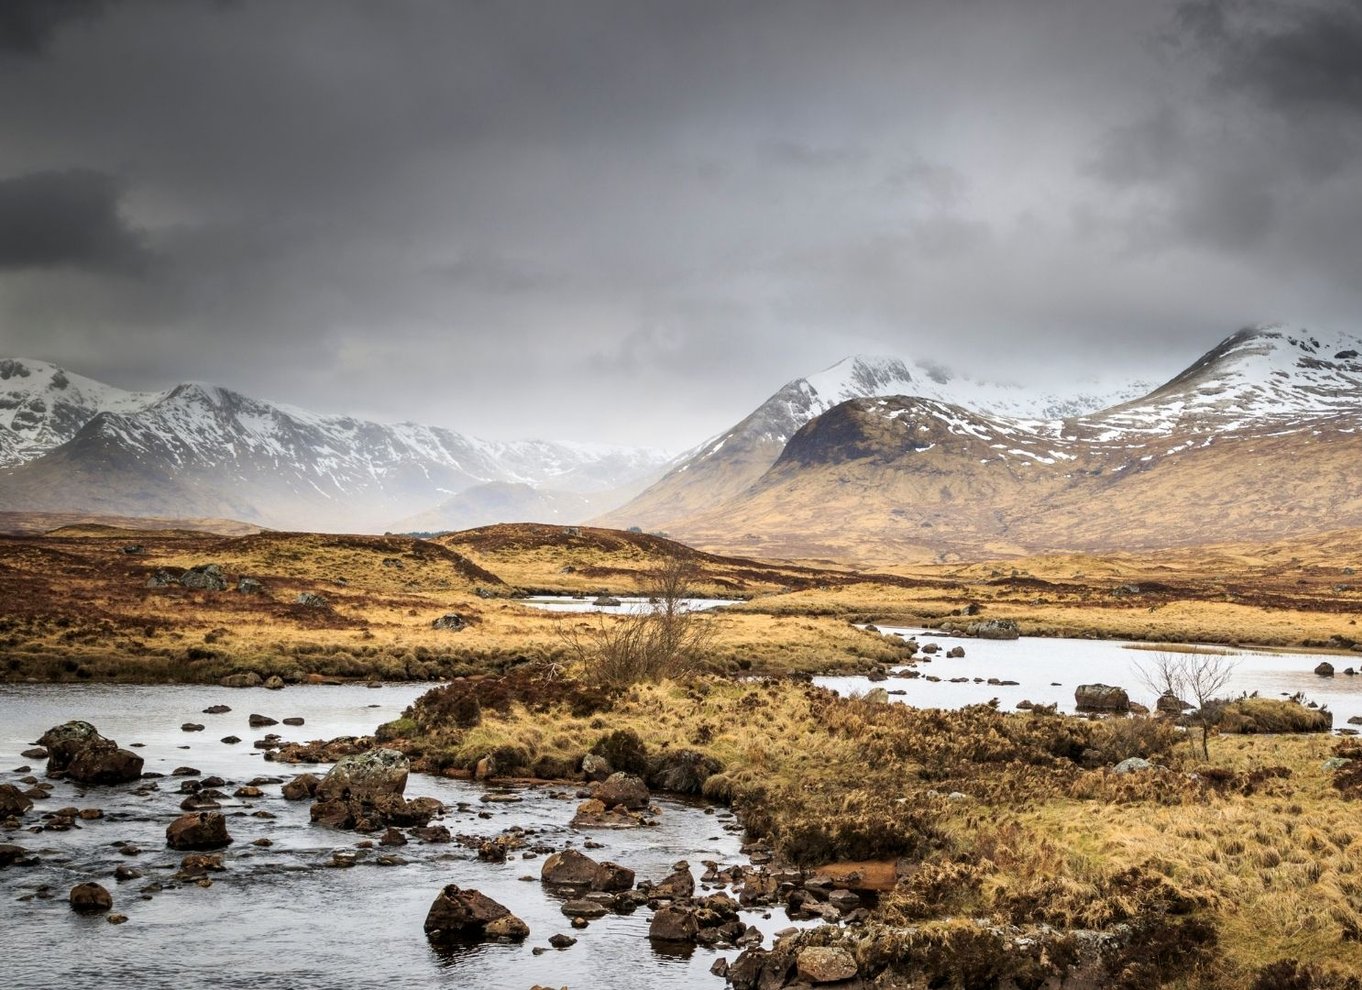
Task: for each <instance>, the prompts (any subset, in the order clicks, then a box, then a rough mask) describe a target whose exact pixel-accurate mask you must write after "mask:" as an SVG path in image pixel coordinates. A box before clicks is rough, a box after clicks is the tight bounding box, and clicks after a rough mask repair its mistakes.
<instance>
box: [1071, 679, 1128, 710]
mask: <svg viewBox="0 0 1362 990" xmlns="http://www.w3.org/2000/svg"><path fill="white" fill-rule="evenodd" d="M1074 706H1075V707H1076V708H1077V709H1078V710H1079V711H1080V712H1128V711H1130V695H1128V694H1126V690H1125V688H1119V687H1113V686H1112V685H1110V684H1080V685H1079V686H1078V688H1077V689H1076V690H1075V691H1074Z"/></svg>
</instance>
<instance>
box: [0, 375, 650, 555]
mask: <svg viewBox="0 0 1362 990" xmlns="http://www.w3.org/2000/svg"><path fill="white" fill-rule="evenodd" d="M0 370H2V371H4V372H6V373H7V374H6V377H5V378H4V379H2V380H0V399H3V400H4V401H0V407H3V408H5V409H6V410H7V412H8V418H7V419H6V420H5V421H4V422H0V439H3V440H4V442H3V444H0V450H3V451H5V452H6V453H7V454H8V463H7V464H6V465H5V466H4V467H3V468H0V493H3V495H2V496H0V497H2V498H3V504H2V505H0V507H3V508H8V509H23V510H30V511H36V510H48V511H91V510H98V511H100V512H104V513H107V514H113V515H154V516H184V515H196V516H214V517H217V516H228V517H232V518H241V519H245V520H248V521H251V522H257V523H260V524H263V525H267V526H271V527H274V528H309V527H316V528H340V529H376V530H382V529H384V528H386V527H387V526H388V524H390V523H391V522H392V521H393V520H395V519H398V518H401V517H404V516H409V515H412V514H414V513H416V512H420V511H423V510H426V509H429V508H430V507H432V506H433V505H435V504H437V503H438V502H439V501H441V500H442V499H446V498H448V497H450V496H451V495H455V494H457V493H458V492H460V491H463V490H464V489H467V488H471V487H474V486H477V485H481V484H486V483H489V482H499V481H505V482H512V483H517V484H527V485H532V486H549V485H551V486H553V488H555V489H561V490H565V491H568V492H572V493H576V494H587V493H592V494H600V495H601V496H602V499H603V500H604V498H605V497H606V493H611V492H614V491H615V490H617V489H624V490H625V491H624V492H623V493H622V494H621V495H620V496H619V498H621V499H622V498H624V497H627V495H628V494H629V493H630V491H629V488H630V486H631V485H634V486H637V485H639V484H641V483H642V482H644V481H646V480H647V479H648V478H649V477H650V476H652V475H653V474H654V472H658V471H660V469H661V467H662V465H663V464H665V463H666V462H667V460H668V455H666V454H665V453H663V452H661V451H654V450H647V449H643V448H627V447H615V446H612V445H608V444H591V443H585V444H584V443H555V442H552V441H541V440H527V441H487V440H480V439H478V438H475V437H468V436H464V435H463V434H459V433H456V432H454V431H453V430H448V429H444V428H441V427H428V426H424V425H421V424H415V423H400V424H395V425H386V424H380V423H375V422H372V421H367V420H362V419H357V418H355V417H350V416H325V415H321V414H317V413H312V412H309V411H307V410H301V409H298V408H296V407H291V406H283V405H277V404H274V403H269V402H265V401H263V400H259V399H255V398H252V397H250V396H247V395H245V394H243V393H240V392H237V391H235V390H233V389H229V388H225V387H223V386H217V385H211V384H206V383H201V382H183V383H180V384H178V385H175V386H173V387H171V388H169V389H166V390H165V391H163V392H159V393H126V392H122V391H121V390H118V389H114V388H112V387H110V386H103V385H101V384H100V383H97V382H93V381H92V380H90V379H84V378H82V377H80V376H74V375H70V374H68V373H66V372H64V371H63V370H62V369H60V368H58V367H57V366H55V365H50V364H47V363H45V362H24V361H20V360H17V359H9V360H8V361H5V362H3V364H0ZM4 381H17V382H19V383H21V384H22V385H23V387H22V388H13V389H11V390H9V391H5V390H4V388H3V383H4ZM73 382H74V383H75V384H74V386H73ZM82 418H83V422H79V423H78V424H77V422H76V421H77V420H80V419H82ZM16 419H17V420H18V422H19V429H16V428H15V426H14V425H13V424H14V422H15V420H16Z"/></svg>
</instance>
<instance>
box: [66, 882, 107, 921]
mask: <svg viewBox="0 0 1362 990" xmlns="http://www.w3.org/2000/svg"><path fill="white" fill-rule="evenodd" d="M67 900H68V901H69V902H70V904H71V910H72V911H79V912H80V913H81V914H99V913H102V912H104V911H108V910H110V909H111V908H112V907H113V895H112V894H110V893H109V892H108V890H106V889H105V888H103V887H101V886H100V885H99V884H97V883H78V884H76V885H75V886H74V887H72V888H71V893H70V894H69V895H67Z"/></svg>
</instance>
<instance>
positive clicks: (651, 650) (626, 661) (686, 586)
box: [559, 557, 714, 687]
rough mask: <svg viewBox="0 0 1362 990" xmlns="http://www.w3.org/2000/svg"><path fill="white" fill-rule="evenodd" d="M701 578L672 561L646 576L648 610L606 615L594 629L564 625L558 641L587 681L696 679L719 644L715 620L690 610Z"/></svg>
mask: <svg viewBox="0 0 1362 990" xmlns="http://www.w3.org/2000/svg"><path fill="white" fill-rule="evenodd" d="M699 576H700V572H699V568H697V567H696V566H695V564H694V563H692V562H691V561H688V560H684V559H683V558H681V557H668V558H667V559H666V560H665V561H663V562H662V563H661V564H659V565H658V566H656V567H653V568H651V569H650V570H648V571H645V572H644V573H643V575H642V576H641V580H640V584H641V590H642V592H643V594H644V595H645V596H646V597H647V598H648V604H647V605H646V606H645V607H644V608H643V609H641V610H640V611H638V612H632V613H627V614H625V615H605V614H603V613H602V614H599V615H597V616H596V621H595V623H594V624H591V623H581V622H578V621H576V619H575V618H573V619H568V620H566V621H564V622H563V623H562V625H560V626H559V638H560V639H561V640H562V641H563V644H564V645H565V646H566V647H567V650H568V653H569V654H570V655H571V656H572V658H573V659H574V660H577V661H580V663H581V664H582V669H583V672H584V673H585V675H586V678H587V679H588V680H590V681H594V682H596V683H598V684H602V685H609V686H615V687H619V686H624V685H628V684H633V683H636V682H638V681H660V680H664V679H666V678H671V677H683V676H685V675H687V674H691V673H693V672H694V671H695V670H697V669H698V668H699V667H700V665H701V664H702V663H703V662H704V659H705V655H706V653H707V652H708V649H709V647H710V645H711V644H712V642H713V639H714V626H713V624H712V622H711V621H710V618H709V617H708V616H704V615H701V614H699V613H696V612H693V611H691V610H690V609H689V608H687V607H686V600H687V599H688V598H692V597H694V592H695V584H696V582H697V580H698V579H699Z"/></svg>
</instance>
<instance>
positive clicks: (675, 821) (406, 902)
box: [0, 684, 790, 990]
mask: <svg viewBox="0 0 1362 990" xmlns="http://www.w3.org/2000/svg"><path fill="white" fill-rule="evenodd" d="M427 687H428V685H411V684H402V685H387V686H385V688H384V689H383V690H381V691H374V690H369V689H366V688H364V687H362V686H356V685H347V686H344V687H323V686H316V687H292V688H288V689H286V690H284V691H280V692H273V691H265V690H263V689H237V690H230V689H224V688H215V687H201V686H180V685H174V686H158V687H137V686H129V685H0V761H5V762H0V767H4V768H5V770H6V771H8V770H9V769H10V768H14V767H18V766H21V765H23V764H24V763H26V762H29V761H24V760H22V759H20V758H19V756H18V754H19V753H20V752H21V751H22V750H24V749H26V748H28V746H29V745H31V744H32V742H33V740H35V739H37V737H38V736H39V735H40V734H41V733H42V732H43V731H45V730H46V729H48V728H50V727H51V726H53V725H56V724H59V723H61V722H64V721H67V720H69V719H72V718H83V719H86V720H87V721H90V722H92V723H93V724H94V725H96V726H97V727H98V728H99V729H100V730H101V732H103V733H104V734H105V735H106V736H108V737H110V738H114V739H117V740H118V741H119V743H120V744H122V745H124V746H127V745H129V744H131V743H134V742H140V743H142V744H143V746H142V748H140V749H139V750H138V752H139V753H140V754H141V755H142V756H143V757H144V758H145V759H146V761H147V765H146V769H147V770H149V771H155V772H160V773H165V774H167V776H166V777H164V778H162V779H160V780H158V781H156V783H157V784H158V785H159V788H160V789H159V790H157V791H153V792H152V793H151V794H150V795H148V796H145V797H142V796H138V795H135V794H133V793H132V792H131V791H132V789H131V788H130V787H115V788H88V789H87V788H78V787H76V786H74V785H71V784H69V783H66V782H64V781H60V782H57V783H56V786H55V788H54V789H53V792H52V796H51V798H50V799H48V800H45V801H42V802H40V803H39V804H38V805H37V808H36V809H35V810H37V811H42V810H53V809H57V808H61V807H64V806H68V805H75V806H77V807H92V806H93V807H99V808H102V809H104V811H105V817H104V818H103V819H101V820H97V821H91V822H81V823H79V824H80V827H79V828H77V829H72V830H71V831H69V832H44V833H41V834H39V835H32V834H29V833H27V832H22V831H21V832H19V833H16V834H15V835H13V836H6V837H3V838H0V841H14V842H17V843H19V844H20V845H23V846H25V847H26V848H29V849H31V850H33V851H34V852H36V853H37V854H38V855H39V856H40V857H41V859H42V861H43V862H42V864H41V865H40V866H38V867H32V868H10V869H7V870H4V871H3V872H0V900H3V901H4V902H6V906H5V908H4V921H3V931H4V939H3V942H4V950H5V959H4V981H3V982H4V983H5V984H6V985H13V986H23V987H62V988H64V990H68V988H85V987H91V988H94V987H98V988H100V990H119V988H128V990H134V988H136V990H141V988H166V990H172V988H173V990H185V988H195V987H219V986H222V985H224V983H229V984H231V985H241V986H251V987H253V988H260V990H273V988H304V990H311V988H333V987H336V986H345V987H348V988H361V990H363V988H370V987H373V988H379V987H382V988H384V990H390V988H391V987H393V986H413V987H436V986H449V987H473V986H476V987H489V988H492V987H506V988H527V987H529V986H531V985H533V984H535V983H541V984H544V985H548V986H554V987H558V986H564V985H566V986H570V987H574V988H584V987H601V988H607V990H609V988H621V990H623V988H629V990H637V988H638V987H643V986H646V987H657V988H673V987H705V986H709V987H716V988H717V987H721V986H722V985H723V982H722V981H721V980H719V979H717V978H716V977H714V976H711V975H710V974H709V967H710V965H711V964H712V963H713V961H714V959H715V958H716V956H717V955H724V954H726V955H728V957H729V958H730V959H731V958H733V956H734V955H735V952H734V951H732V950H729V951H728V952H727V953H723V952H720V953H716V952H714V951H711V950H708V949H696V950H693V951H692V952H689V953H686V952H682V953H659V952H657V951H655V950H654V949H653V947H652V946H651V945H650V943H649V941H648V938H647V926H648V918H649V915H650V912H648V911H647V910H646V909H640V910H639V911H637V912H635V913H634V914H633V915H623V916H613V915H611V916H607V917H605V918H602V919H601V920H599V921H595V922H593V923H592V924H591V926H590V927H589V928H587V929H585V930H584V931H573V930H572V929H571V927H570V925H569V924H568V919H567V918H566V917H564V916H563V914H562V913H561V910H560V901H559V900H558V899H556V898H554V897H553V896H552V895H551V894H550V893H549V892H548V891H546V890H545V889H544V888H542V887H541V885H540V884H539V883H538V882H531V883H526V882H524V881H522V880H521V879H520V878H521V877H523V876H527V875H528V876H532V877H534V878H536V880H537V877H538V875H539V868H540V862H541V861H540V859H538V858H534V859H522V858H519V854H517V853H513V854H512V857H511V858H509V859H508V860H507V861H506V862H505V863H484V862H481V861H479V860H478V859H477V858H476V855H475V853H474V852H473V851H472V850H468V849H464V848H462V847H460V846H457V845H423V844H421V843H419V842H415V841H413V842H411V843H410V844H409V845H407V846H404V847H401V848H399V849H397V850H396V852H397V853H398V854H399V855H401V856H402V857H403V858H405V859H406V860H407V863H406V864H405V865H400V866H387V867H385V866H378V865H375V864H374V863H372V862H369V861H365V860H363V859H362V860H361V861H360V862H359V863H358V864H357V865H355V866H353V867H348V868H334V867H331V866H329V865H326V864H328V863H329V862H330V860H331V857H332V853H333V852H334V851H336V850H339V849H347V850H353V849H354V848H355V845H356V843H357V842H358V841H361V840H362V839H363V838H364V837H363V836H356V835H353V834H351V833H344V832H334V831H330V830H326V829H321V828H318V827H314V826H313V825H311V823H310V822H309V820H308V803H307V802H306V801H302V802H292V801H285V800H284V799H283V797H282V795H281V793H280V785H277V784H268V785H263V786H262V788H261V789H262V791H263V792H264V796H263V797H261V798H258V799H251V800H244V801H243V800H238V799H230V800H228V801H225V802H223V808H222V811H223V813H224V814H226V815H227V816H228V828H229V830H230V831H231V833H232V836H233V838H234V839H235V842H234V844H233V845H232V846H231V847H230V849H229V850H228V851H227V855H226V857H225V858H226V862H227V867H228V869H227V871H226V872H225V873H218V874H213V875H212V880H213V883H212V885H211V886H210V887H207V888H206V889H205V888H200V887H198V886H195V885H193V884H189V885H185V886H180V887H178V888H176V889H169V888H167V889H165V890H163V891H161V892H159V893H155V894H153V895H151V896H150V898H149V899H146V900H143V899H141V895H139V893H138V891H139V890H140V889H141V888H142V887H144V886H146V885H147V884H148V883H151V882H160V883H169V882H171V881H170V879H169V878H170V876H171V874H172V873H174V872H175V870H176V869H177V868H178V866H179V859H180V854H179V853H175V852H172V851H171V850H168V849H167V848H166V847H165V826H166V825H167V824H168V823H169V822H170V821H171V820H173V819H174V818H175V817H176V816H177V815H179V814H180V811H179V803H180V801H181V800H182V799H183V795H182V794H181V793H180V792H179V783H180V778H175V777H171V776H169V773H170V771H171V770H172V769H174V768H175V767H177V766H181V765H186V764H187V765H191V766H193V767H196V768H198V769H200V770H202V771H203V772H204V774H217V775H219V776H222V777H225V778H226V779H227V780H228V781H230V782H231V783H232V784H233V788H234V787H235V785H238V784H242V783H244V782H245V781H247V780H249V779H251V778H253V777H256V776H261V775H267V774H271V773H273V774H277V775H279V776H282V777H285V778H287V777H288V776H290V775H291V774H292V773H294V772H301V771H303V770H305V769H308V768H304V767H297V768H295V767H283V766H280V765H278V764H273V763H265V762H264V761H263V759H262V757H261V755H260V752H259V751H258V750H252V749H249V748H247V747H246V746H244V745H236V746H232V745H227V744H224V743H221V742H220V741H219V740H220V738H221V737H222V736H224V735H227V734H228V733H234V734H236V735H239V736H240V737H241V738H242V739H245V740H248V741H249V740H251V739H254V738H259V737H260V735H261V734H262V733H263V731H264V730H258V729H250V728H249V727H248V726H247V721H246V720H247V717H248V715H249V714H250V713H252V712H258V713H262V714H269V715H271V716H272V717H275V718H283V717H284V716H294V715H297V716H301V717H303V718H305V720H306V722H305V725H304V726H303V727H302V728H298V729H294V730H291V731H290V732H289V733H287V734H286V737H287V738H300V739H315V738H330V737H334V736H337V735H351V734H363V733H367V732H371V731H372V730H373V728H374V726H376V725H377V724H378V723H380V722H383V721H386V720H389V719H392V718H396V717H397V716H399V715H400V714H401V712H402V709H403V708H405V707H406V705H408V704H409V703H410V702H411V701H412V700H413V699H414V698H415V697H416V696H417V695H418V694H420V693H422V692H423V691H424V690H426V688H427ZM214 704H226V705H228V706H230V707H231V709H232V710H231V711H230V712H228V713H223V714H215V715H208V714H202V711H203V709H204V708H206V707H209V706H211V705H214ZM374 705H377V706H378V707H371V706H374ZM188 720H193V721H198V722H203V723H205V724H206V725H207V731H205V732H203V733H194V734H192V735H189V734H186V733H183V732H181V731H180V725H181V724H182V723H184V722H185V721H188ZM186 740H188V741H187V742H186ZM184 746H188V747H189V748H188V749H184V748H181V747H184ZM33 769H34V772H35V773H36V774H37V775H38V776H40V777H41V776H42V767H41V766H39V765H34V767H33ZM16 776H18V775H17V774H14V773H12V772H3V773H0V781H8V782H13V780H14V778H15V777H16ZM227 792H228V793H231V790H230V789H227ZM407 793H408V794H409V795H423V794H428V795H430V796H432V797H436V798H438V799H440V800H441V801H443V802H445V803H446V804H447V805H449V806H450V809H451V810H450V812H449V813H448V814H447V815H446V816H445V817H444V818H442V819H440V822H441V823H442V824H444V825H446V826H447V827H448V828H449V829H450V831H451V832H453V833H455V834H456V835H457V834H459V833H467V834H476V835H483V836H489V837H490V836H492V835H496V834H498V833H499V832H501V831H503V830H505V829H508V828H511V827H513V826H515V827H520V828H525V829H532V830H535V831H536V832H537V833H538V837H539V838H542V839H543V840H544V841H545V842H546V843H547V844H550V845H554V846H561V845H563V844H565V843H566V842H568V841H569V840H571V841H575V842H576V843H577V844H578V845H580V844H581V841H582V840H583V839H584V838H585V837H586V836H585V835H583V834H579V833H576V832H573V831H572V830H571V829H569V828H568V827H567V824H566V823H567V821H568V819H569V818H570V817H571V815H572V811H573V809H574V807H575V803H576V801H575V798H574V797H573V795H572V793H571V791H564V790H563V789H561V788H552V787H545V788H529V789H524V790H522V791H520V792H519V794H520V797H521V800H520V801H519V802H515V803H499V802H494V803H485V802H482V801H480V800H479V798H480V797H481V796H482V795H483V793H484V788H483V787H482V785H478V784H473V783H469V782H464V781H452V780H445V779H442V778H431V777H423V776H420V775H413V776H412V778H411V780H410V782H409V783H408V786H407ZM460 802H463V803H464V805H465V809H466V810H458V809H457V805H458V804H459V803H460ZM658 804H659V805H660V806H661V807H662V809H663V813H662V815H661V818H660V820H659V821H660V824H659V825H658V826H657V827H656V828H647V829H636V830H630V831H619V832H593V833H590V838H592V839H594V840H596V841H598V842H600V843H602V845H603V847H604V848H601V849H596V850H592V851H591V855H592V856H594V857H596V858H598V859H611V860H615V861H617V862H620V863H622V864H624V865H626V866H628V867H630V868H631V869H633V870H635V871H636V873H637V875H638V877H639V879H644V878H654V879H657V878H661V877H663V876H665V875H666V874H667V873H668V872H670V869H671V865H672V864H673V863H674V862H676V861H677V860H680V859H685V860H688V861H689V862H690V863H691V864H692V865H694V866H696V867H697V873H698V872H699V864H700V863H701V862H702V861H704V860H718V861H721V862H726V863H735V862H740V861H742V860H743V857H742V856H741V855H740V851H739V847H740V842H739V838H738V836H736V835H735V834H733V833H732V832H729V831H725V830H724V829H723V827H722V823H721V822H719V821H718V820H716V818H715V817H714V816H713V815H707V814H705V813H704V810H705V809H704V806H703V805H702V804H699V803H687V802H683V801H674V800H665V799H664V800H660V801H659V802H658ZM258 810H268V811H269V812H271V813H273V814H274V815H276V816H277V817H276V818H274V819H261V818H255V817H252V812H254V811H258ZM480 813H485V814H487V815H489V817H487V818H481V817H479V814H480ZM34 820H36V819H35V817H34V815H33V814H32V813H30V815H29V817H28V821H29V822H32V821H34ZM257 838H268V839H270V840H271V841H272V842H273V845H272V846H271V847H270V848H268V849H260V848H257V847H254V846H252V845H250V843H251V841H252V840H254V839H257ZM118 840H124V841H128V842H131V843H134V844H135V845H136V846H138V847H140V849H141V850H143V851H142V853H141V854H140V855H138V856H126V855H123V854H122V853H121V852H120V850H119V848H118V847H116V846H114V845H113V843H114V842H115V841H118ZM120 865H132V866H136V867H138V868H140V869H142V870H143V871H144V872H145V874H146V876H145V877H143V878H142V879H138V880H130V881H126V882H124V883H118V882H116V881H115V880H114V879H113V872H114V870H115V869H116V868H117V867H118V866H120ZM84 880H97V881H99V882H101V883H103V884H104V885H105V886H106V887H108V888H109V889H110V890H111V891H112V892H113V895H114V901H115V908H114V909H115V910H116V911H119V912H121V913H123V914H126V915H127V916H128V917H129V919H130V920H129V922H128V923H127V924H125V925H117V926H115V925H109V924H107V923H106V922H105V921H104V919H103V918H102V917H89V916H79V915H76V914H74V913H73V912H72V911H71V910H70V909H69V908H68V906H67V904H66V892H67V890H68V889H69V888H70V887H71V886H72V885H73V884H75V883H78V882H81V881H84ZM448 883H456V884H458V885H459V886H461V887H476V888H477V889H479V890H481V891H483V892H484V893H486V894H488V895H489V896H491V897H493V898H495V899H496V900H498V901H501V902H502V903H503V904H505V905H507V906H508V907H509V908H510V909H511V910H512V911H513V912H514V913H515V914H517V915H519V916H520V917H521V918H522V919H524V921H525V922H526V923H527V924H528V925H529V926H530V938H529V939H528V940H527V941H526V942H525V943H524V944H523V945H518V946H502V945H478V946H470V947H461V948H459V949H456V950H438V951H437V950H436V949H434V948H433V947H431V946H430V945H429V944H428V943H427V941H426V939H425V937H424V935H423V933H422V928H421V925H422V922H423V921H424V919H425V915H426V912H427V911H428V910H429V908H430V904H431V902H432V901H433V900H434V899H435V896H436V894H437V893H438V892H439V890H440V888H441V887H443V886H444V885H445V884H448ZM42 885H47V886H48V887H49V888H50V889H51V891H52V892H53V893H54V894H55V895H56V896H55V897H53V898H52V899H50V900H43V899H41V898H37V897H34V898H33V899H31V900H27V901H20V900H19V898H21V897H24V896H28V895H33V894H34V893H36V892H37V891H38V889H39V888H40V886H42ZM744 920H746V921H747V922H748V923H749V924H755V925H757V927H759V928H761V929H763V931H766V932H767V933H768V935H769V933H771V932H772V931H774V930H777V929H779V928H782V927H785V926H787V925H789V924H790V922H789V921H788V920H787V919H786V918H785V917H784V916H783V915H777V916H775V917H773V918H771V919H762V918H761V917H760V915H756V914H747V915H744ZM556 932H565V933H566V932H571V934H573V935H574V936H575V937H576V938H577V944H576V945H574V946H572V947H571V948H569V949H567V950H564V951H558V950H553V949H550V950H549V951H547V952H545V953H544V954H542V955H539V956H536V955H534V954H533V953H532V951H531V949H532V948H533V947H534V946H546V945H547V943H548V938H549V936H550V935H553V934H555V933H556Z"/></svg>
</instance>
